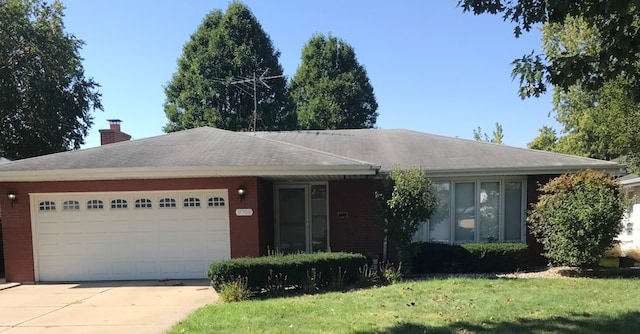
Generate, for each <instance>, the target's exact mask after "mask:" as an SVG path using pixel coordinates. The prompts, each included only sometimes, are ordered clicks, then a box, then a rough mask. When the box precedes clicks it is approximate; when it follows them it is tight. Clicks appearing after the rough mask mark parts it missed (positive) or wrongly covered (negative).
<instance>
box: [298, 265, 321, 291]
mask: <svg viewBox="0 0 640 334" xmlns="http://www.w3.org/2000/svg"><path fill="white" fill-rule="evenodd" d="M321 284H322V273H320V272H318V271H317V270H316V268H311V270H308V271H307V278H306V279H305V280H304V281H302V291H303V292H304V293H308V294H314V293H317V292H318V291H319V290H320V289H319V286H320V285H321Z"/></svg>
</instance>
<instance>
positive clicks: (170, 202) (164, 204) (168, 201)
mask: <svg viewBox="0 0 640 334" xmlns="http://www.w3.org/2000/svg"><path fill="white" fill-rule="evenodd" d="M158 206H159V207H161V208H175V207H176V200H175V199H173V198H163V199H161V200H160V204H159V205H158Z"/></svg>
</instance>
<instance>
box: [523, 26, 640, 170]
mask: <svg viewBox="0 0 640 334" xmlns="http://www.w3.org/2000/svg"><path fill="white" fill-rule="evenodd" d="M542 31H543V38H542V40H543V46H544V50H545V52H546V53H547V54H549V55H552V56H559V55H561V54H562V53H563V52H572V53H580V54H585V55H595V54H597V53H599V52H600V49H601V46H602V44H603V42H602V38H601V37H600V35H599V33H598V30H597V29H595V28H594V27H591V26H589V25H588V24H587V23H586V22H585V21H584V20H583V19H582V18H567V20H565V21H564V22H563V23H562V24H559V23H555V24H545V25H544V26H543V29H542ZM632 85H633V83H632V82H630V81H629V79H628V78H625V77H624V76H623V75H620V76H618V77H616V78H613V79H608V80H606V81H605V82H604V83H603V84H602V86H601V87H600V88H598V89H596V90H592V89H590V88H589V87H585V86H584V85H583V84H575V85H573V86H571V87H570V88H569V89H568V90H564V89H554V94H553V112H554V114H555V117H556V120H557V121H558V122H559V123H560V124H562V125H563V129H562V134H563V136H560V137H556V135H555V133H551V132H549V129H544V128H543V129H542V130H544V132H541V134H540V136H538V138H536V139H535V140H534V142H532V143H530V147H535V148H540V149H547V150H553V151H557V152H562V153H569V154H576V155H582V156H588V157H592V158H597V159H604V160H611V159H616V158H624V159H625V161H624V162H627V163H629V164H630V166H631V169H635V170H637V169H638V166H640V137H638V136H637V129H638V128H640V104H638V103H637V102H634V100H633V97H632V96H630V94H629V91H630V90H632V87H631V86H632ZM543 143H544V145H543Z"/></svg>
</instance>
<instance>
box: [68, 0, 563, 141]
mask: <svg viewBox="0 0 640 334" xmlns="http://www.w3.org/2000/svg"><path fill="white" fill-rule="evenodd" d="M61 2H62V3H63V4H64V5H65V6H66V10H65V26H66V30H67V32H69V33H72V34H74V35H75V36H76V37H78V38H80V39H82V40H84V41H85V43H86V45H85V46H84V47H83V49H82V50H81V52H80V53H81V56H82V57H83V58H84V68H85V75H86V76H87V77H93V78H94V79H95V80H96V81H97V82H98V83H99V84H100V85H101V86H102V87H101V88H100V92H101V93H102V102H103V105H104V111H99V110H98V111H96V112H95V113H94V116H95V120H94V125H93V128H92V129H91V131H90V134H89V136H88V137H87V138H86V144H85V145H84V147H94V146H98V145H100V135H99V132H98V130H99V129H103V128H108V122H107V121H106V120H107V119H111V118H117V119H121V120H123V123H122V130H123V131H125V132H127V133H129V134H130V135H132V137H133V138H134V139H140V138H145V137H150V136H155V135H160V134H162V133H163V132H162V126H163V125H165V124H166V122H167V118H166V116H165V114H164V110H163V107H162V105H163V103H164V101H165V95H164V90H163V87H164V86H165V85H166V84H167V82H168V81H169V80H170V79H171V76H172V74H173V73H174V72H175V71H176V68H177V66H176V64H177V60H178V58H179V57H180V56H181V54H182V47H183V46H184V44H185V43H186V42H187V41H188V40H189V37H190V36H191V34H192V33H193V32H195V31H196V29H197V28H198V26H199V25H200V23H201V22H202V19H203V18H204V17H205V16H206V15H207V14H208V13H209V12H211V11H212V10H214V9H222V10H223V11H224V10H226V8H227V6H228V4H229V1H217V0H209V1H204V0H192V1H179V0H156V1H153V2H149V1H143V0H127V1H123V0H91V1H87V0H61ZM244 3H245V4H246V5H247V6H249V8H250V9H251V10H252V12H253V14H254V15H255V16H256V18H257V19H258V21H259V22H260V23H261V24H262V27H263V29H264V30H265V31H266V32H267V34H269V35H270V37H271V40H272V41H273V45H274V46H275V47H276V48H277V49H278V50H280V52H281V56H280V63H281V64H282V66H283V68H284V71H285V75H286V76H288V77H292V76H293V75H294V73H295V71H296V69H297V68H298V66H299V64H300V55H301V51H302V48H303V46H304V44H305V42H307V41H308V39H309V38H310V37H311V36H312V35H313V34H314V33H324V34H328V33H331V34H332V35H334V36H336V37H340V38H343V39H344V40H345V41H347V42H348V43H349V44H351V45H352V46H353V47H354V49H355V51H356V55H357V57H358V60H359V62H360V63H361V64H362V65H364V66H365V67H366V69H367V73H368V75H369V79H370V80H371V83H372V85H373V87H374V90H375V94H376V98H377V100H378V104H379V108H378V112H379V114H380V116H379V117H378V121H377V124H376V125H377V127H379V128H383V129H392V128H405V129H411V130H416V131H422V132H428V133H434V134H439V135H445V136H452V137H460V138H467V139H471V138H473V130H474V129H475V128H477V127H478V126H480V127H482V129H483V131H485V132H487V133H489V134H491V131H492V130H493V129H494V124H495V123H496V122H499V123H500V124H502V126H503V129H504V136H505V137H504V141H505V143H506V144H507V145H511V146H519V147H526V144H527V143H528V142H529V141H531V140H532V139H533V138H534V137H536V136H537V134H538V129H539V128H540V127H541V126H542V125H545V124H546V125H551V126H554V127H556V128H559V126H558V125H557V123H556V122H555V121H554V120H553V118H550V117H548V115H549V112H550V110H551V97H550V95H549V94H548V95H547V96H543V97H542V98H538V99H527V100H521V99H520V98H519V97H518V94H517V88H518V83H517V82H516V81H513V80H512V79H511V69H512V67H511V65H510V63H511V61H513V60H514V59H515V58H518V57H521V56H522V55H523V54H525V53H528V52H531V51H532V50H537V51H539V49H540V33H539V32H538V31H532V32H530V33H528V34H525V35H524V36H522V37H520V38H519V39H516V38H514V37H513V33H512V32H513V25H512V24H511V23H509V22H503V21H502V19H501V18H500V17H497V16H489V15H483V16H474V15H472V14H469V13H466V14H462V10H461V9H460V8H456V3H457V1H456V0H430V1H419V0H413V1H409V0H397V1H393V2H389V1H360V0H358V1H356V0H353V1H338V0H322V1H320V0H316V1H310V0H309V1H306V0H279V1H264V0H263V1H259V0H254V1H244Z"/></svg>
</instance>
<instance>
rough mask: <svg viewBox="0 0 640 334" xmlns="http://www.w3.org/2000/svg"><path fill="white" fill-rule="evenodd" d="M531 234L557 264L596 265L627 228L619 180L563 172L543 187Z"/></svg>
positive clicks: (531, 214) (532, 217)
mask: <svg viewBox="0 0 640 334" xmlns="http://www.w3.org/2000/svg"><path fill="white" fill-rule="evenodd" d="M538 190H539V191H540V192H541V193H542V194H541V195H540V197H539V198H538V203H537V204H536V205H535V206H534V207H533V210H531V211H530V212H529V215H528V217H527V222H528V223H529V227H530V229H531V233H532V234H533V235H534V236H535V237H536V239H537V240H538V241H539V242H540V243H541V244H542V246H543V247H544V253H543V255H545V256H546V257H547V258H548V259H549V261H550V262H551V264H552V265H562V266H575V267H583V268H587V267H592V266H595V265H597V264H598V262H599V260H600V259H601V258H602V256H604V253H605V251H606V250H607V249H609V248H611V247H612V246H613V245H614V243H615V238H616V237H617V236H618V234H620V232H621V231H622V223H621V221H622V217H623V214H624V211H625V209H626V208H627V205H628V204H629V203H628V201H627V200H626V199H625V198H624V195H623V191H622V186H621V185H620V183H619V182H618V181H616V180H614V179H612V178H610V177H608V176H607V175H605V174H603V173H600V172H593V171H584V172H580V173H576V174H564V175H561V176H559V177H557V178H555V179H553V180H551V181H549V182H548V183H547V184H545V185H544V186H542V187H540V188H539V189H538Z"/></svg>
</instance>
